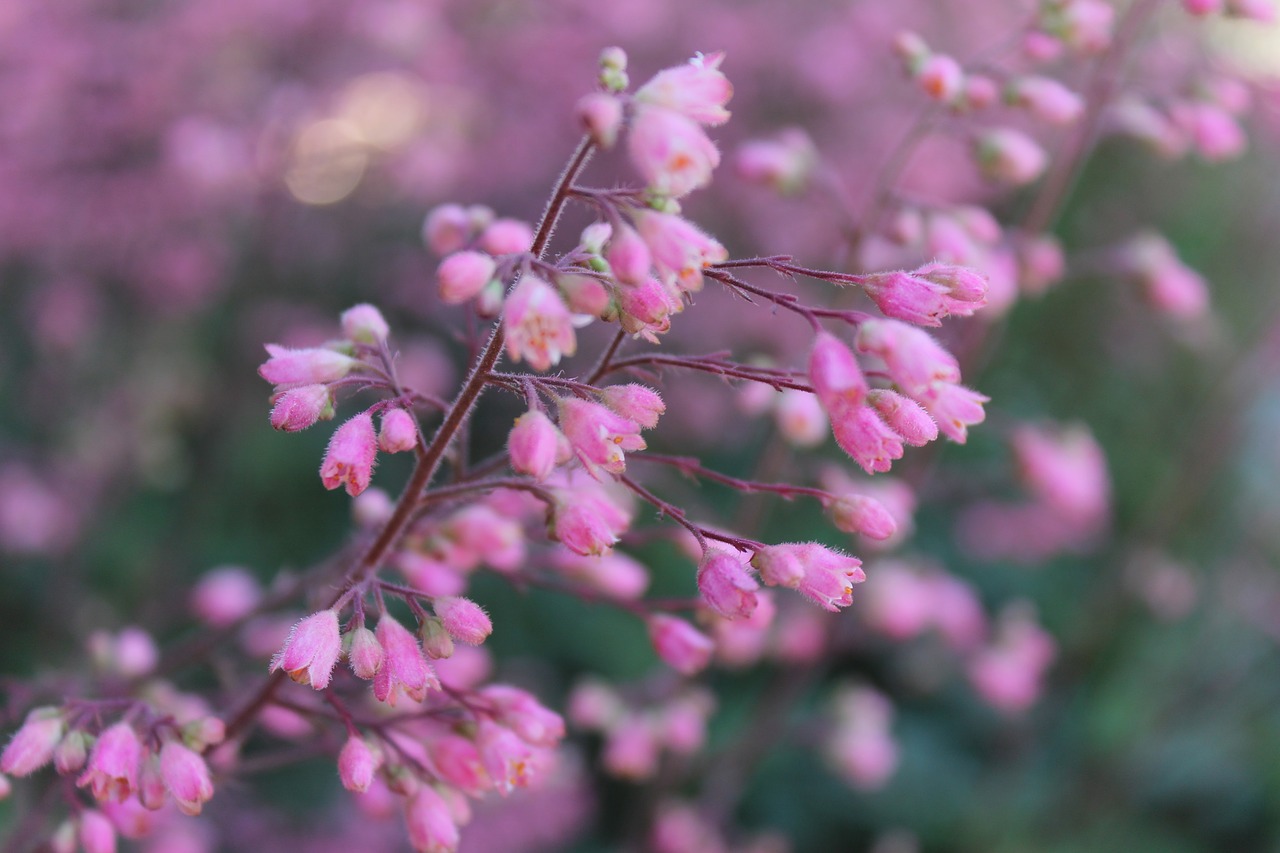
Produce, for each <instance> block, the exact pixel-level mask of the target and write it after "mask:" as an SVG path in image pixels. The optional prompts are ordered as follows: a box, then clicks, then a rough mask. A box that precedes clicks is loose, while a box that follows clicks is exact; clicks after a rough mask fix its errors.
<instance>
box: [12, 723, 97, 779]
mask: <svg viewBox="0 0 1280 853" xmlns="http://www.w3.org/2000/svg"><path fill="white" fill-rule="evenodd" d="M15 740H16V737H15ZM89 746H90V743H89V735H88V734H87V733H86V732H84V731H82V730H80V729H72V730H71V731H69V732H67V734H66V736H65V737H63V739H62V740H61V741H59V742H58V746H57V748H56V749H55V750H54V751H53V766H54V768H55V769H57V771H58V772H59V773H61V774H62V775H64V776H67V775H70V774H72V773H79V772H80V771H81V770H83V769H84V765H85V762H86V761H87V760H88V758H89ZM15 775H25V774H17V773H15Z"/></svg>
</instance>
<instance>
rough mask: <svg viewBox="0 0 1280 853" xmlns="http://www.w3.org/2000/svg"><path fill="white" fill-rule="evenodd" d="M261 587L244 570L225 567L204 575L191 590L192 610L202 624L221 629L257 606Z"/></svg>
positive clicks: (235, 567) (260, 595)
mask: <svg viewBox="0 0 1280 853" xmlns="http://www.w3.org/2000/svg"><path fill="white" fill-rule="evenodd" d="M261 598H262V588H261V587H260V586H259V585H258V581H257V579H256V578H254V576H253V575H251V574H250V573H249V572H248V571H246V570H245V569H242V568H239V567H237V566H225V567H223V568H218V569H214V570H213V571H211V572H208V573H206V574H205V575H203V576H202V577H201V578H200V580H199V581H198V582H197V583H196V585H195V588H194V589H193V590H192V591H191V612H192V613H194V614H195V615H196V617H197V618H199V619H200V620H202V621H203V622H204V623H205V624H208V625H212V626H214V627H215V628H224V627H226V626H228V625H230V624H232V623H233V622H235V621H236V620H238V619H240V618H242V617H244V616H247V615H248V614H249V613H250V612H252V611H253V609H254V608H255V607H257V606H258V601H259V600H260V599H261Z"/></svg>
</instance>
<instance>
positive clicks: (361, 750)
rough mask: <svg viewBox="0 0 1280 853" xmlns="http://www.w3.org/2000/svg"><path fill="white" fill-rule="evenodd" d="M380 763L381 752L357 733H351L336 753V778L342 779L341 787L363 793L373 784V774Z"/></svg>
mask: <svg viewBox="0 0 1280 853" xmlns="http://www.w3.org/2000/svg"><path fill="white" fill-rule="evenodd" d="M381 764H382V755H381V752H379V751H377V750H374V749H372V748H371V747H370V746H369V742H368V741H367V740H365V739H364V738H362V737H360V736H359V735H351V736H350V737H348V738H347V742H346V743H345V744H343V745H342V751H341V752H339V753H338V778H339V779H341V780H342V787H344V788H346V789H347V790H348V791H354V792H355V793H357V794H363V793H364V792H365V791H367V790H369V786H370V785H371V784H373V774H374V773H376V772H378V767H379V766H380V765H381Z"/></svg>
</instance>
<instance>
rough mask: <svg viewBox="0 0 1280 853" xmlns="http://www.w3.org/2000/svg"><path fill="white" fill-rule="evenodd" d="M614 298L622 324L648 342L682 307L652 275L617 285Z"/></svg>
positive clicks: (676, 296) (655, 340) (625, 328)
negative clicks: (631, 285) (632, 284)
mask: <svg viewBox="0 0 1280 853" xmlns="http://www.w3.org/2000/svg"><path fill="white" fill-rule="evenodd" d="M699 275H701V273H699ZM616 298H617V300H618V310H619V311H620V312H621V316H620V317H619V318H618V319H619V322H620V323H621V324H622V328H623V329H624V330H626V331H627V332H629V333H630V334H633V335H643V336H644V337H645V339H646V340H648V341H649V342H650V343H657V342H658V338H657V336H658V335H660V334H663V333H664V332H666V331H667V330H669V329H670V328H671V315H672V314H678V313H680V311H682V310H683V309H684V303H683V302H681V301H680V299H679V297H678V295H676V294H673V293H672V292H671V290H669V289H668V288H667V287H666V286H665V285H663V283H662V282H660V281H658V280H657V279H656V278H647V279H645V280H644V282H643V283H642V284H640V285H637V286H636V287H623V288H619V289H618V292H617V294H616Z"/></svg>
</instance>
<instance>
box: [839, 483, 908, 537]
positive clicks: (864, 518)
mask: <svg viewBox="0 0 1280 853" xmlns="http://www.w3.org/2000/svg"><path fill="white" fill-rule="evenodd" d="M831 521H832V522H833V523H834V524H835V526H836V527H837V528H838V529H840V530H843V531H844V532H846V533H861V534H862V535H863V536H867V537H870V538H871V539H878V540H881V541H883V540H885V539H888V538H889V537H891V536H893V534H894V533H896V532H897V531H898V522H897V521H895V520H894V518H893V515H892V514H891V513H890V512H889V510H888V509H887V508H886V507H885V505H884V504H882V503H880V501H878V500H876V499H875V498H873V497H868V496H867V495H854V494H848V495H841V496H840V497H839V498H837V499H836V500H835V501H834V502H833V503H832V504H831Z"/></svg>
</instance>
